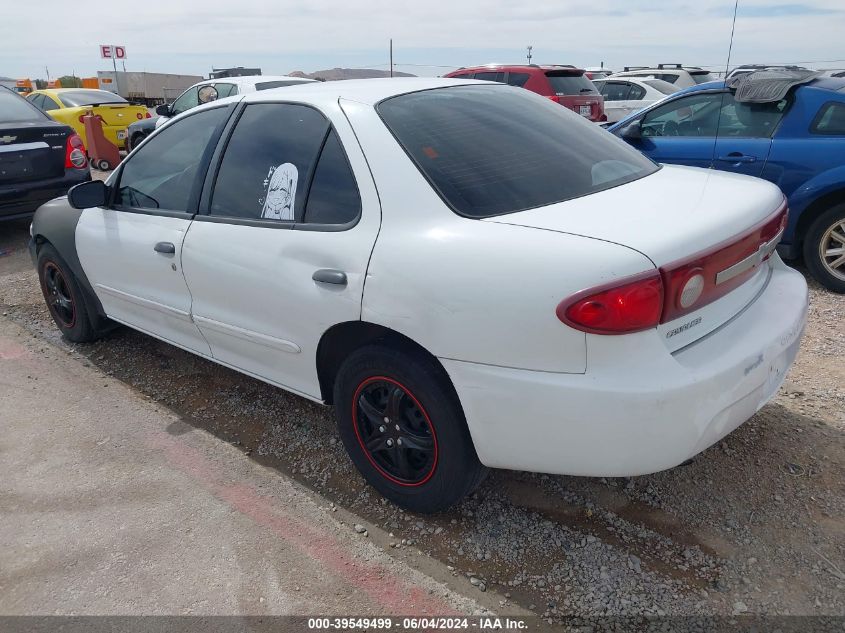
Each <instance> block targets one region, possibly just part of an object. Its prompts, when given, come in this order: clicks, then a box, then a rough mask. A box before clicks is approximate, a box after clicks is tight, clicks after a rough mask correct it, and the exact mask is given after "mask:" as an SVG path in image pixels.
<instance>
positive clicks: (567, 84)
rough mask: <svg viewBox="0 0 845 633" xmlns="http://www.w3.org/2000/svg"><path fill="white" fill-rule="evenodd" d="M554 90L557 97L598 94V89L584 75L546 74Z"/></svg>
mask: <svg viewBox="0 0 845 633" xmlns="http://www.w3.org/2000/svg"><path fill="white" fill-rule="evenodd" d="M546 77H548V78H549V83H550V84H551V85H552V90H553V91H554V93H555V94H557V95H586V94H590V93H594V94H595V92H596V87H595V86H594V85H593V82H591V81H590V80H589V79H587V78H586V77H585V76H584V75H571V74H570V75H555V74H549V73H546Z"/></svg>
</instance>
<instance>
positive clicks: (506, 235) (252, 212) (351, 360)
mask: <svg viewBox="0 0 845 633" xmlns="http://www.w3.org/2000/svg"><path fill="white" fill-rule="evenodd" d="M785 222H786V206H785V204H784V199H783V196H782V195H781V193H780V191H779V190H778V189H777V188H776V187H774V186H773V185H771V184H769V183H767V182H764V181H762V180H758V179H755V178H749V177H744V176H737V175H733V174H727V173H721V172H714V171H710V170H700V169H694V168H687V167H672V166H662V167H661V166H660V165H657V164H655V163H653V162H651V161H650V160H648V159H647V158H645V157H644V156H643V155H642V154H640V153H638V152H637V151H635V150H633V149H631V148H630V147H628V146H627V145H626V144H625V143H623V142H622V141H619V140H618V139H617V138H616V137H614V136H612V135H610V134H607V133H605V132H604V131H603V130H599V129H595V128H594V126H593V125H592V124H591V123H589V122H588V121H585V120H583V118H582V117H579V116H578V115H576V114H573V113H572V112H570V111H568V110H566V109H565V108H561V107H559V106H558V105H556V104H554V103H552V102H550V101H549V100H547V99H544V98H542V97H540V96H537V95H535V94H533V93H531V92H529V91H525V90H521V89H517V88H512V87H509V86H505V85H498V84H491V83H489V82H474V81H466V80H447V79H386V80H364V81H344V82H333V83H328V84H309V85H304V86H294V87H290V88H285V89H282V90H277V91H266V92H257V93H252V94H249V95H246V96H239V97H233V98H228V99H223V100H220V101H216V102H214V103H211V104H208V105H205V106H200V107H197V108H194V109H192V110H190V111H189V112H187V113H186V114H184V115H182V116H179V117H177V118H174V119H173V120H172V121H170V122H169V123H168V124H167V125H165V126H162V127H161V128H159V129H158V130H157V131H156V132H155V134H154V135H152V136H151V137H150V138H149V139H148V140H147V141H146V142H145V143H144V144H143V145H141V146H140V147H139V148H138V149H136V150H135V151H134V152H132V154H130V155H129V157H128V158H127V159H126V160H124V161H123V163H122V164H121V165H120V167H119V168H118V169H117V170H116V171H115V172H114V173H113V174H112V175H111V177H110V178H109V179H108V181H107V182H106V183H102V182H96V181H95V182H88V183H84V184H82V185H78V186H77V187H75V188H74V189H72V190H71V192H70V194H69V196H68V198H67V199H63V198H60V199H57V200H55V201H53V202H50V203H48V204H47V205H45V206H43V207H41V208H40V209H39V211H38V212H37V214H36V216H35V219H34V222H33V225H32V235H33V238H32V242H31V248H32V251H33V256H34V258H35V261H36V262H37V268H38V273H39V276H40V279H41V284H42V288H43V292H44V297H45V299H46V301H47V305H48V306H49V309H50V312H51V314H52V316H53V319H54V320H55V322H56V324H57V325H58V327H59V329H60V330H61V332H62V333H63V334H64V336H65V337H66V338H68V339H69V340H71V341H80V342H82V341H91V340H93V339H95V338H96V337H98V336H100V335H102V334H103V333H104V332H105V331H107V330H108V328H109V326H110V324H112V323H114V322H117V323H122V324H125V325H128V326H130V327H132V328H135V329H137V330H140V331H142V332H146V333H147V334H149V335H151V336H154V337H157V338H160V339H162V340H164V341H167V342H169V343H172V344H173V345H176V346H178V347H181V348H183V349H186V350H189V351H191V352H194V353H195V354H198V355H200V356H202V357H204V358H207V359H209V360H212V361H214V362H217V363H220V364H222V365H225V366H227V367H232V368H235V369H237V370H239V371H242V372H244V373H246V374H248V375H250V376H254V377H256V378H258V379H260V380H263V381H266V382H268V383H270V384H273V385H277V386H279V387H281V388H284V389H287V390H289V391H291V392H294V393H296V394H299V395H301V396H303V397H305V398H308V399H311V400H314V401H317V402H321V403H326V404H334V405H335V410H336V415H337V423H338V426H339V433H340V436H341V438H342V440H343V442H344V444H345V446H346V449H347V451H348V452H349V455H350V457H351V459H352V461H353V462H354V463H355V465H356V466H357V467H358V468H359V469H360V471H361V472H362V473H363V475H364V477H365V478H366V480H367V481H368V482H370V483H371V484H372V485H373V486H374V487H375V488H377V489H378V490H379V491H380V492H381V493H382V494H383V495H384V496H386V497H388V498H390V499H392V500H393V501H395V502H396V503H398V504H400V505H402V506H404V507H406V508H409V509H412V510H415V511H421V512H430V511H436V510H439V509H442V508H445V507H447V506H449V505H450V504H452V503H454V502H456V501H458V500H459V499H461V498H462V497H463V496H464V495H466V494H467V493H469V492H470V491H472V490H473V488H474V487H475V486H476V485H477V484H478V483H479V482H480V481H481V479H482V478H483V476H484V473H485V472H486V468H485V467H495V468H511V469H520V470H531V471H541V472H546V473H564V474H573V475H589V476H622V475H638V474H643V473H650V472H654V471H658V470H661V469H665V468H670V467H672V466H675V465H677V464H680V463H681V462H684V461H685V460H687V459H688V458H690V457H691V456H693V455H695V454H696V453H698V452H699V451H702V450H703V449H705V448H707V447H708V446H710V445H711V444H713V443H714V442H716V441H718V440H719V439H720V438H722V437H723V436H725V435H726V434H727V433H730V432H731V431H732V430H733V429H735V428H736V427H737V426H739V425H740V424H742V423H743V422H744V421H745V420H747V419H748V418H749V417H750V416H752V415H753V414H754V412H755V411H757V410H758V409H759V408H760V407H762V406H763V405H764V404H765V403H766V402H767V401H768V400H769V399H770V398H771V397H772V395H773V394H774V393H775V391H776V390H777V389H778V386H779V385H780V384H781V382H782V381H783V379H784V375H785V373H786V371H787V370H788V368H789V367H790V365H791V363H792V361H793V359H794V357H795V354H796V352H797V350H798V345H799V340H800V337H801V334H802V331H803V328H804V323H805V318H806V311H807V286H806V284H805V282H804V278H803V277H802V276H801V275H800V274H799V273H797V272H795V271H793V270H792V269H790V268H787V267H786V266H785V265H784V264H783V263H782V262H781V260H780V258H779V257H778V255H777V254H776V252H775V245H776V244H777V242H778V240H779V239H780V234H781V231H782V230H783V226H784V224H785Z"/></svg>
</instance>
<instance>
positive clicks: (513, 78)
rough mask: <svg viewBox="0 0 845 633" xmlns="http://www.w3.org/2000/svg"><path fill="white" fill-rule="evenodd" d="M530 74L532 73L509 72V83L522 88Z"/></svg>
mask: <svg viewBox="0 0 845 633" xmlns="http://www.w3.org/2000/svg"><path fill="white" fill-rule="evenodd" d="M530 76H531V75H529V74H528V73H509V74H508V85H511V86H517V87H519V88H522V87H523V86H524V85H525V84H526V82H527V81H528V78H529V77H530Z"/></svg>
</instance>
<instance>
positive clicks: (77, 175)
mask: <svg viewBox="0 0 845 633" xmlns="http://www.w3.org/2000/svg"><path fill="white" fill-rule="evenodd" d="M88 180H91V172H90V170H88V169H84V170H83V169H66V170H65V173H64V175H63V176H61V177H60V178H50V179H49V180H33V181H31V182H21V183H15V184H13V185H0V221H2V220H15V219H17V218H25V217H28V216H30V215H32V214H33V213H34V212H35V210H36V209H37V208H38V207H40V206H41V205H42V204H44V203H45V202H47V201H48V200H52V199H53V198H57V197H59V196H63V195H65V194H66V193H67V192H68V189H70V188H71V187H73V186H74V185H78V184H79V183H81V182H86V181H88Z"/></svg>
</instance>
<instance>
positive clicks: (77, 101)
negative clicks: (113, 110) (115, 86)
mask: <svg viewBox="0 0 845 633" xmlns="http://www.w3.org/2000/svg"><path fill="white" fill-rule="evenodd" d="M58 96H59V101H61V102H62V103H64V104H65V106H66V107H68V108H75V107H77V106H85V105H94V104H96V103H128V102H127V101H126V99H124V98H123V97H121V96H119V95H116V94H114V93H112V92H107V91H105V90H68V91H62V92H60V93H58Z"/></svg>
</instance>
